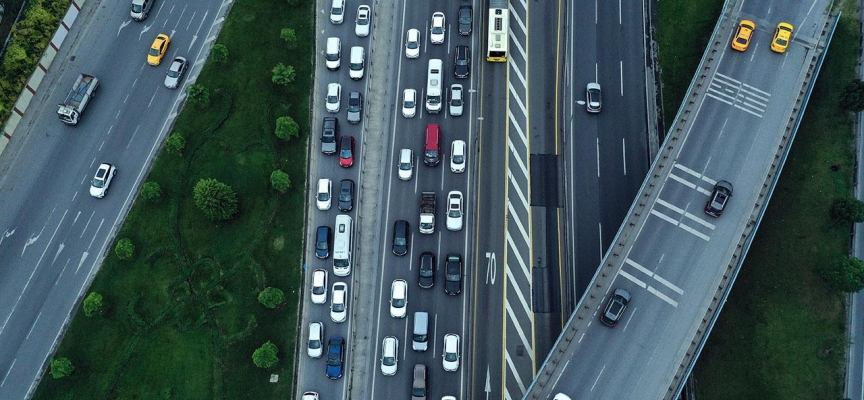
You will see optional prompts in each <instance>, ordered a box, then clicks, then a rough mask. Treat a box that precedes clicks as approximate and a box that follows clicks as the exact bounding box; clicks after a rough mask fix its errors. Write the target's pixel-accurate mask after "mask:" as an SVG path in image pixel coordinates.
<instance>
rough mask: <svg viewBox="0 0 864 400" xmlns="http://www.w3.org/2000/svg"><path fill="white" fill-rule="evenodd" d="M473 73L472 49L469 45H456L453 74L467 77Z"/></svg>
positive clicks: (458, 76)
mask: <svg viewBox="0 0 864 400" xmlns="http://www.w3.org/2000/svg"><path fill="white" fill-rule="evenodd" d="M470 73H471V50H470V49H469V48H468V46H456V55H455V56H454V57H453V74H454V75H456V77H457V78H463V79H464V78H467V77H468V74H470Z"/></svg>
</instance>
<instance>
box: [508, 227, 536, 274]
mask: <svg viewBox="0 0 864 400" xmlns="http://www.w3.org/2000/svg"><path fill="white" fill-rule="evenodd" d="M504 236H505V237H506V239H507V243H508V244H509V246H508V247H509V248H510V249H511V250H512V251H513V255H514V256H515V257H516V260H517V261H519V266H520V267H522V273H523V274H525V279H527V280H528V282H531V274H530V273H529V272H528V266H527V265H525V261H524V260H523V259H522V254H521V253H519V250H518V249H517V248H516V244H515V243H513V237H512V236H510V232H505V234H504ZM504 265H505V266H507V267H508V268H507V269H506V270H505V271H504V273H505V274H506V273H507V271H509V270H510V268H509V266H510V264H509V263H508V262H505V263H504Z"/></svg>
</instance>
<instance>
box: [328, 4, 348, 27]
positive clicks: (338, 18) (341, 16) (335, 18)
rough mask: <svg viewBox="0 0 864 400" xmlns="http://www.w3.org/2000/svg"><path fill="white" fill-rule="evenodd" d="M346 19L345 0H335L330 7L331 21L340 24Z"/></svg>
mask: <svg viewBox="0 0 864 400" xmlns="http://www.w3.org/2000/svg"><path fill="white" fill-rule="evenodd" d="M344 21H345V0H333V3H332V5H331V7H330V22H332V23H334V24H336V25H339V24H341V23H342V22H344Z"/></svg>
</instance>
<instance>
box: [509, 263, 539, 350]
mask: <svg viewBox="0 0 864 400" xmlns="http://www.w3.org/2000/svg"><path fill="white" fill-rule="evenodd" d="M511 282H512V279H511ZM519 299H524V297H522V296H519ZM522 306H523V307H524V306H525V302H524V301H523V302H522ZM504 308H506V309H507V315H508V316H510V320H511V321H513V326H514V327H516V332H517V333H519V338H520V339H522V345H523V346H525V348H526V349H528V351H529V352H530V353H531V360H532V362H533V360H534V356H533V355H534V349H533V347H532V346H531V342H530V341H529V340H528V336H525V331H524V330H523V329H522V324H520V323H519V318H517V317H516V311H514V310H513V307H512V306H511V305H510V300H507V301H505V302H504ZM529 311H530V310H529ZM525 315H526V316H527V317H528V321H529V323H528V325H529V326H531V325H533V323H534V320H533V319H532V318H531V315H532V314H531V313H530V312H528V313H526V314H525Z"/></svg>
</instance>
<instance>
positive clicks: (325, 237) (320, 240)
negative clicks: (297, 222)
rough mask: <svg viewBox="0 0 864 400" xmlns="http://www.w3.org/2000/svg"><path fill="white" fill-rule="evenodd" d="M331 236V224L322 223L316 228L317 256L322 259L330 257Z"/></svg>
mask: <svg viewBox="0 0 864 400" xmlns="http://www.w3.org/2000/svg"><path fill="white" fill-rule="evenodd" d="M331 238H332V233H331V229H330V227H329V226H327V225H322V226H319V227H318V229H317V230H315V257H317V258H320V259H322V260H323V259H326V258H327V257H330V242H331V241H332V239H331ZM325 286H326V285H325ZM325 290H326V289H325ZM325 293H326V291H325ZM325 301H326V300H325Z"/></svg>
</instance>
